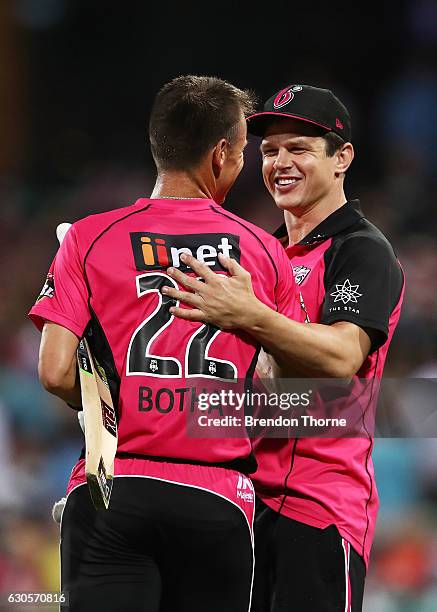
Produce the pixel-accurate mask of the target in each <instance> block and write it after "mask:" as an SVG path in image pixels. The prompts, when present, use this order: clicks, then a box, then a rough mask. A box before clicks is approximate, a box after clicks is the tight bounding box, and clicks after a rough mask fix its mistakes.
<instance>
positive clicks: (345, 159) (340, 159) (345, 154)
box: [335, 142, 355, 176]
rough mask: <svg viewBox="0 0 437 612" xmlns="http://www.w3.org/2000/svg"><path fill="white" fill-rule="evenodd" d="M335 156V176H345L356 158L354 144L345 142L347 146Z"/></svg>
mask: <svg viewBox="0 0 437 612" xmlns="http://www.w3.org/2000/svg"><path fill="white" fill-rule="evenodd" d="M335 155H336V164H335V174H336V176H339V175H340V174H344V173H345V172H346V170H347V169H348V168H349V166H350V165H351V163H352V160H353V158H354V155H355V153H354V147H353V145H352V143H351V142H345V144H344V145H343V146H342V147H341V149H339V150H338V151H337V153H336V154H335Z"/></svg>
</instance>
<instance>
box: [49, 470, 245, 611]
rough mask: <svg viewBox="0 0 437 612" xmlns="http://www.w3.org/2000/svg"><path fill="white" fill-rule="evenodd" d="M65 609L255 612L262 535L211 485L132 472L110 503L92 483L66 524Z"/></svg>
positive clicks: (68, 510) (77, 496)
mask: <svg viewBox="0 0 437 612" xmlns="http://www.w3.org/2000/svg"><path fill="white" fill-rule="evenodd" d="M61 568H62V570H61V574H62V577H61V583H62V590H63V591H64V592H68V595H69V607H67V606H64V607H62V608H61V609H62V610H65V612H67V611H68V612H96V610H105V612H121V611H123V612H205V610H209V611H212V612H225V611H226V612H248V610H249V606H250V597H251V587H252V578H253V575H252V574H253V548H252V538H251V534H250V531H249V527H248V524H247V521H246V520H245V518H244V516H243V514H242V512H241V511H240V510H239V509H238V508H236V507H235V506H234V505H233V504H232V503H230V502H229V501H227V500H225V499H223V498H221V497H219V496H217V495H215V494H213V493H210V492H209V491H204V490H201V489H197V488H193V487H188V486H185V485H182V486H181V485H175V484H174V483H168V482H163V481H159V480H152V479H148V478H134V477H123V478H119V479H117V482H116V486H114V489H113V492H112V497H111V505H110V509H109V510H107V511H104V510H100V511H96V510H95V509H94V507H93V505H92V502H91V499H90V494H89V492H88V489H87V487H86V485H85V486H80V487H78V488H77V489H75V490H73V491H72V493H71V494H70V496H69V497H68V500H67V504H66V507H65V510H64V515H63V518H62V528H61Z"/></svg>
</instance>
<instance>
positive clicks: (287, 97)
mask: <svg viewBox="0 0 437 612" xmlns="http://www.w3.org/2000/svg"><path fill="white" fill-rule="evenodd" d="M293 98H294V93H293V92H292V91H291V87H289V88H288V89H282V90H281V91H280V92H279V93H278V95H277V96H276V98H275V99H274V101H273V106H274V108H282V107H283V106H285V105H286V104H288V103H289V102H291V100H292V99H293Z"/></svg>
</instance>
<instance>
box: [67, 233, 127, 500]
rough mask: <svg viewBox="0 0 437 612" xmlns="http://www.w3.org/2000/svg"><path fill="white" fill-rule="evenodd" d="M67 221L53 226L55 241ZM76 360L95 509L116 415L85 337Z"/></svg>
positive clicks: (105, 481)
mask: <svg viewBox="0 0 437 612" xmlns="http://www.w3.org/2000/svg"><path fill="white" fill-rule="evenodd" d="M70 227H71V223H60V224H59V225H58V227H57V228H56V236H57V238H58V240H59V243H60V244H62V241H63V240H64V238H65V235H66V233H67V232H68V230H69V229H70ZM77 363H78V365H79V378H80V386H81V394H82V405H83V414H84V421H85V473H86V479H87V483H88V488H89V491H90V494H91V499H92V501H93V504H94V506H95V508H96V509H97V510H100V509H106V510H107V509H108V507H109V501H110V499H111V492H112V483H113V478H114V459H115V454H116V452H117V443H118V436H117V419H116V414H115V409H114V404H113V402H112V397H111V392H110V390H109V384H108V380H107V377H106V374H105V371H104V369H103V368H102V366H100V365H99V364H98V363H97V361H96V360H95V359H94V358H93V355H92V353H91V351H90V348H89V346H88V342H87V340H86V338H82V339H81V341H80V342H79V346H78V348H77Z"/></svg>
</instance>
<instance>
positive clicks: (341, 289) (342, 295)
mask: <svg viewBox="0 0 437 612" xmlns="http://www.w3.org/2000/svg"><path fill="white" fill-rule="evenodd" d="M358 287H359V285H351V282H350V280H349V279H346V280H345V281H344V283H343V284H342V285H335V291H333V292H332V293H331V296H332V297H333V298H335V300H334V303H335V302H340V301H341V302H343V304H347V303H348V302H355V303H356V302H357V301H358V298H359V297H361V296H362V295H363V294H362V293H358V291H357V289H358Z"/></svg>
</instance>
